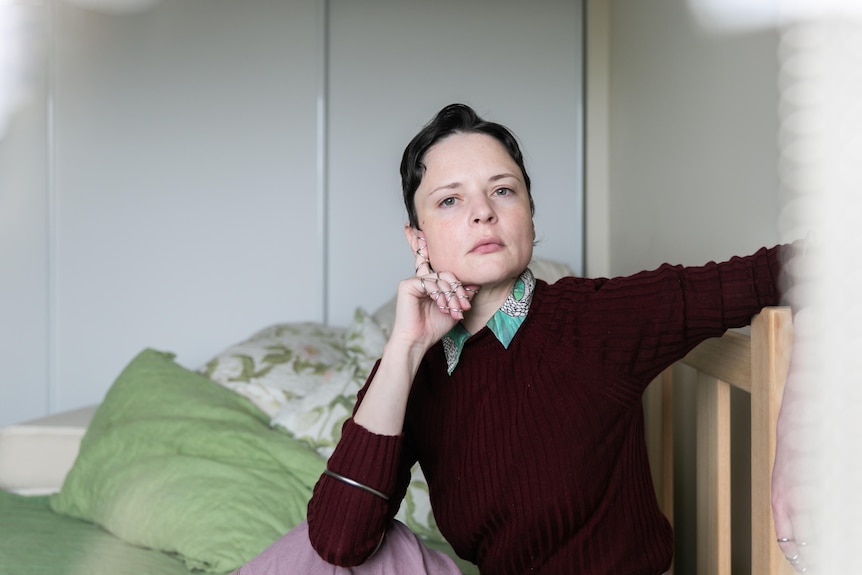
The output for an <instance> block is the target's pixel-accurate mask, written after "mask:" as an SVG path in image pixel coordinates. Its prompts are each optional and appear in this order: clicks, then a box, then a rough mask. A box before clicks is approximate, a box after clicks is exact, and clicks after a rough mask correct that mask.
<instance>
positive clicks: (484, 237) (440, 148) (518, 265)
mask: <svg viewBox="0 0 862 575" xmlns="http://www.w3.org/2000/svg"><path fill="white" fill-rule="evenodd" d="M424 164H425V168H426V169H425V175H424V176H423V178H422V183H421V184H420V185H419V188H418V189H417V190H416V195H415V196H414V203H415V206H416V214H417V217H418V220H419V228H420V229H419V230H415V229H412V228H410V229H408V230H407V233H408V240H410V241H411V245H413V242H414V241H413V240H412V239H411V237H410V236H411V234H412V235H414V236H415V237H418V238H423V237H424V239H425V246H426V249H427V251H425V252H423V253H425V254H426V256H427V257H428V259H429V260H430V263H431V266H432V267H433V269H434V270H435V271H448V272H451V273H453V274H455V276H456V277H457V278H458V279H459V280H460V281H461V282H462V283H464V284H476V285H489V284H496V283H501V282H507V281H510V280H511V279H512V278H515V277H517V276H518V274H520V273H521V272H522V271H524V268H526V267H527V264H529V263H530V258H531V257H532V255H533V240H534V239H535V229H534V227H533V217H532V213H531V210H530V198H529V194H528V192H527V188H526V185H525V183H524V176H523V174H522V173H521V170H520V168H518V165H517V164H516V163H515V162H514V160H512V158H511V157H510V156H509V154H508V152H507V151H506V149H505V148H504V147H503V145H502V144H500V142H498V141H497V140H496V139H495V138H493V137H491V136H487V135H485V134H475V133H469V134H454V135H452V136H449V137H447V138H445V139H443V140H440V141H439V142H437V143H436V144H435V145H434V146H432V147H431V148H430V149H429V150H428V152H427V153H426V154H425V158H424ZM416 247H417V246H416V245H413V249H416Z"/></svg>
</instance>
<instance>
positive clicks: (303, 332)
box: [198, 322, 349, 417]
mask: <svg viewBox="0 0 862 575" xmlns="http://www.w3.org/2000/svg"><path fill="white" fill-rule="evenodd" d="M345 332H346V330H345V329H344V328H337V327H329V326H324V325H322V324H319V323H313V322H305V323H282V324H276V325H272V326H269V327H267V328H265V329H263V330H261V331H259V332H257V333H255V334H254V335H252V336H251V337H249V338H248V339H246V340H245V341H242V342H240V343H237V344H235V345H232V346H230V347H228V348H227V349H225V350H224V351H222V352H221V353H219V354H218V355H216V356H215V357H214V358H213V359H211V360H210V361H209V362H207V364H206V365H205V366H203V367H202V368H200V369H199V370H198V371H199V372H200V373H202V374H203V375H205V376H207V377H208V378H210V379H211V380H213V381H215V382H216V383H219V384H221V385H223V386H225V387H227V388H229V389H232V390H233V391H235V392H237V393H239V394H240V395H243V396H245V397H247V398H248V399H250V400H251V401H252V402H253V403H254V404H255V405H257V406H258V407H259V408H260V409H262V410H263V411H264V412H265V413H266V414H267V415H269V416H270V417H272V416H274V415H275V414H276V413H278V411H279V410H280V409H281V408H282V407H283V406H284V405H285V404H287V403H288V402H295V401H296V400H299V399H302V398H303V397H305V396H306V395H308V394H309V393H310V392H312V391H314V390H315V389H317V387H318V386H319V385H320V383H321V382H325V381H328V380H330V379H332V378H334V377H338V375H339V374H338V372H340V371H342V370H343V369H344V366H345V364H346V363H348V361H349V357H348V355H347V350H346V349H345V346H344V334H345Z"/></svg>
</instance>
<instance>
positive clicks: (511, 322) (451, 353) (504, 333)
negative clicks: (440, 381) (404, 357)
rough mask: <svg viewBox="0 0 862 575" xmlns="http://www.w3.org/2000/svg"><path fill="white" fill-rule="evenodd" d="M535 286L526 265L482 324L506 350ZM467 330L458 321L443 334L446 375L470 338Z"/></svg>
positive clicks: (523, 316)
mask: <svg viewBox="0 0 862 575" xmlns="http://www.w3.org/2000/svg"><path fill="white" fill-rule="evenodd" d="M535 288H536V278H535V277H534V276H533V272H531V271H530V269H529V268H527V269H526V270H524V273H522V274H521V275H520V277H518V279H517V280H516V281H515V286H514V287H513V288H512V293H510V294H509V297H507V298H506V301H505V302H503V305H502V307H500V309H498V310H497V311H496V312H495V313H494V315H493V316H491V319H489V320H488V323H487V324H486V325H487V327H488V329H490V330H491V333H493V334H494V335H495V336H496V337H497V339H498V340H499V342H500V343H502V344H503V347H504V348H506V349H509V344H510V343H512V340H513V339H515V334H516V333H517V332H518V328H520V327H521V324H522V323H524V320H525V319H526V318H527V312H528V311H529V310H530V302H531V301H533V291H534V290H535ZM470 335H471V334H470V332H468V331H467V330H466V328H464V325H463V324H462V323H461V322H458V323H456V324H455V327H453V328H452V329H451V330H449V333H447V334H446V335H444V336H443V351H444V352H446V368H447V371H448V372H449V375H452V372H453V371H455V367H456V366H457V365H458V360H459V359H460V358H461V351H462V350H463V349H464V343H465V342H466V341H467V339H469V338H470Z"/></svg>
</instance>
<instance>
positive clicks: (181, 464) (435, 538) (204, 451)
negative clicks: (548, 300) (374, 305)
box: [0, 260, 786, 575]
mask: <svg viewBox="0 0 862 575" xmlns="http://www.w3.org/2000/svg"><path fill="white" fill-rule="evenodd" d="M531 268H533V269H534V272H535V273H536V275H537V276H538V277H541V278H543V279H546V280H549V281H553V280H555V279H556V278H558V277H560V276H562V275H567V274H570V273H571V270H569V269H567V268H565V266H561V265H559V264H555V263H553V262H546V261H542V260H539V261H536V262H534V263H533V264H531ZM393 317H394V300H393V301H390V302H389V303H388V304H386V305H384V306H383V307H381V308H380V309H378V310H376V311H374V312H373V313H368V312H366V311H365V310H363V309H362V308H357V309H356V312H355V315H354V318H353V321H352V322H351V323H350V325H348V326H341V327H333V326H326V325H323V324H318V323H313V322H305V323H281V324H274V325H271V326H268V327H265V328H264V329H261V330H260V331H258V332H257V333H255V334H253V335H251V336H250V337H248V338H247V339H245V340H243V341H240V342H237V343H233V344H230V345H228V346H227V347H226V348H224V349H223V350H221V351H218V352H217V353H215V354H214V356H213V357H212V359H211V360H210V361H208V362H206V364H205V365H202V366H198V367H197V368H196V369H191V368H188V367H185V366H182V365H180V364H178V363H177V362H176V361H175V358H174V355H173V354H171V353H170V352H167V351H164V350H157V349H145V350H142V351H141V352H140V353H139V354H137V355H136V356H135V357H133V358H131V359H130V361H129V362H128V365H127V366H126V368H125V369H124V370H123V371H122V373H121V374H120V375H119V376H118V377H117V379H116V380H115V381H114V382H113V384H112V385H111V386H110V389H109V391H108V392H107V394H106V395H105V397H104V400H103V401H102V402H101V403H100V404H99V405H97V406H91V407H87V408H83V409H80V410H75V411H72V412H67V413H62V414H58V415H54V416H51V417H47V418H42V419H40V420H36V421H31V422H27V423H23V424H20V425H14V426H10V427H7V428H4V429H0V533H2V534H3V536H2V537H0V573H4V574H5V573H16V574H17V573H28V574H36V575H39V574H44V575H83V574H88V575H107V574H110V575H125V574H129V575H131V574H135V575H139V574H141V573H147V574H149V575H162V574H164V575H176V574H187V573H190V572H197V573H228V572H230V571H232V570H234V569H235V568H237V567H238V566H240V565H241V564H243V563H244V562H246V561H248V560H249V559H251V558H252V557H254V556H255V555H257V554H258V553H259V552H260V551H262V550H263V549H265V548H266V547H267V546H268V545H269V544H270V543H271V542H273V541H274V540H275V539H277V538H278V537H280V536H281V535H282V534H283V533H285V532H287V531H288V530H289V529H290V528H292V527H293V526H294V525H296V524H297V523H299V522H300V521H301V520H302V519H304V516H305V509H306V504H307V501H308V499H309V497H310V495H311V490H312V488H313V486H314V484H315V482H316V481H317V479H318V477H319V476H320V474H321V472H322V471H323V469H324V466H325V461H326V458H327V457H328V455H329V454H331V452H332V450H333V448H334V446H335V444H336V442H337V441H338V438H339V435H340V429H341V424H342V423H343V421H344V420H345V419H346V418H347V417H348V415H349V413H350V411H351V409H352V406H353V402H354V398H355V395H356V392H357V391H358V390H359V388H360V387H361V386H362V384H363V383H364V381H365V377H366V374H367V373H368V372H369V370H370V368H371V366H372V364H373V362H374V361H375V360H376V358H377V357H378V356H379V355H380V353H381V351H382V348H383V344H384V342H385V340H386V338H387V333H388V329H389V327H390V326H391V322H392V320H393ZM755 333H759V330H758V331H756V332H755ZM733 337H735V336H733ZM784 347H785V348H786V345H785V346H784ZM779 351H781V352H782V353H786V349H784V350H783V351H782V350H779ZM768 353H775V352H774V351H769V352H768ZM732 361H736V360H735V359H734V360H732ZM748 361H750V360H748ZM778 397H780V393H779V395H778ZM774 399H775V398H774V397H773V403H774ZM773 407H774V406H773ZM764 429H765V430H766V433H767V435H768V436H770V437H774V432H772V431H770V430H769V429H767V428H764ZM771 429H773V430H774V426H772V427H771ZM770 434H772V435H770ZM758 469H760V471H759V472H758V473H759V474H760V475H763V474H764V473H768V466H767V468H763V467H758ZM762 479H763V478H762V477H760V478H759V481H760V483H759V485H762V484H763V482H762ZM766 488H767V489H768V481H767V487H766ZM767 501H768V499H767ZM758 517H759V519H758V520H761V519H762V513H761V514H760V515H758ZM398 518H399V519H400V520H401V521H403V522H404V523H405V524H406V525H408V527H410V528H411V529H412V530H413V531H414V532H416V533H417V534H418V535H420V536H421V537H422V538H423V539H424V540H425V541H426V542H427V543H428V545H429V546H431V547H434V548H437V549H440V550H442V551H444V552H447V553H449V554H450V555H453V557H454V553H453V552H452V550H451V548H450V547H449V546H448V545H447V544H446V542H445V540H444V539H443V538H442V536H441V535H440V533H439V531H438V530H437V527H436V525H435V523H434V518H433V515H432V513H431V509H430V504H429V501H428V487H427V484H426V483H425V480H424V477H423V476H422V473H421V470H420V469H419V468H418V467H417V468H416V469H415V470H414V473H413V478H412V482H411V485H410V488H409V490H408V493H407V496H406V498H405V500H404V502H403V504H402V506H401V509H400V511H399V514H398ZM767 520H770V521H771V519H769V518H767ZM758 529H760V528H758ZM776 549H777V547H776ZM773 556H774V553H772V555H771V556H770V561H774V560H775V559H774V557H773ZM455 559H456V562H458V564H459V566H460V567H461V569H462V570H463V572H464V573H465V574H470V573H477V569H476V567H475V566H473V565H471V564H469V563H466V562H464V561H462V560H460V559H458V558H455ZM771 572H772V571H770V573H771Z"/></svg>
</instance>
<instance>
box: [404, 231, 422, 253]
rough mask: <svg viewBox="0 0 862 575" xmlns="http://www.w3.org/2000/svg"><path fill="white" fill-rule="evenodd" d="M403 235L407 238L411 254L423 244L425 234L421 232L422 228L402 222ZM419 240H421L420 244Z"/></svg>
mask: <svg viewBox="0 0 862 575" xmlns="http://www.w3.org/2000/svg"><path fill="white" fill-rule="evenodd" d="M404 237H405V238H406V239H407V244H408V245H409V246H410V251H412V252H413V254H414V255H415V254H416V250H418V249H419V248H420V247H424V244H425V234H424V233H422V230H417V229H416V228H414V227H413V226H411V225H410V224H404ZM419 240H422V242H421V244H422V245H420V242H419Z"/></svg>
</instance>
